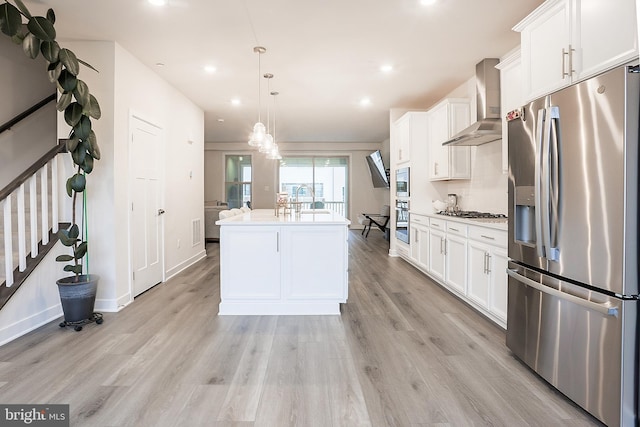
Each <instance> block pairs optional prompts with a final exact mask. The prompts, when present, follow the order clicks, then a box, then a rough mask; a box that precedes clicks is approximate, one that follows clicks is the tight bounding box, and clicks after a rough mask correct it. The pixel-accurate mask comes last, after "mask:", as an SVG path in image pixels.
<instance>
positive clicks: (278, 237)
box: [276, 231, 280, 252]
mask: <svg viewBox="0 0 640 427" xmlns="http://www.w3.org/2000/svg"><path fill="white" fill-rule="evenodd" d="M276 252H280V232H279V231H276Z"/></svg>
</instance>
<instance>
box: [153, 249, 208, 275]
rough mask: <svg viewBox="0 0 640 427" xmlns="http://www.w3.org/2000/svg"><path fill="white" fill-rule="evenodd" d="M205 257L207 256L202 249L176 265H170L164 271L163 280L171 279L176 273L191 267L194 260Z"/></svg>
mask: <svg viewBox="0 0 640 427" xmlns="http://www.w3.org/2000/svg"><path fill="white" fill-rule="evenodd" d="M206 257H207V251H205V250H204V249H203V250H202V251H201V252H198V253H197V254H195V255H194V256H192V257H191V258H189V259H187V260H185V261H183V262H181V263H180V264H178V265H176V266H175V267H172V268H170V269H168V270H167V272H166V273H165V279H164V281H165V282H166V281H167V280H169V279H171V278H172V277H173V276H175V275H176V274H178V273H180V272H181V271H183V270H185V269H187V268H189V267H191V266H192V265H193V264H195V263H196V262H198V261H200V260H201V259H204V258H206Z"/></svg>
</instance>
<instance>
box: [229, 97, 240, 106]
mask: <svg viewBox="0 0 640 427" xmlns="http://www.w3.org/2000/svg"><path fill="white" fill-rule="evenodd" d="M231 105H240V100H239V99H238V98H233V99H232V100H231Z"/></svg>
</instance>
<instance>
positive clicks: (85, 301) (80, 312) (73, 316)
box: [56, 274, 100, 324]
mask: <svg viewBox="0 0 640 427" xmlns="http://www.w3.org/2000/svg"><path fill="white" fill-rule="evenodd" d="M99 279H100V276H98V275H97V274H82V275H80V276H78V277H77V279H76V276H70V277H65V278H62V279H59V280H58V281H56V283H57V284H58V292H59V293H60V301H61V302H62V311H63V313H64V320H65V322H66V323H68V324H70V323H77V322H84V321H91V319H92V318H93V316H94V314H93V307H94V304H95V302H96V292H97V290H98V280H99Z"/></svg>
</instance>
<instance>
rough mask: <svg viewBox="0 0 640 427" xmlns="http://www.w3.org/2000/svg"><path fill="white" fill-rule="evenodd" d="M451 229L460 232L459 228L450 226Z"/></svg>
mask: <svg viewBox="0 0 640 427" xmlns="http://www.w3.org/2000/svg"><path fill="white" fill-rule="evenodd" d="M449 230H452V231H457V232H460V230H458V229H457V228H453V227H449Z"/></svg>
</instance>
